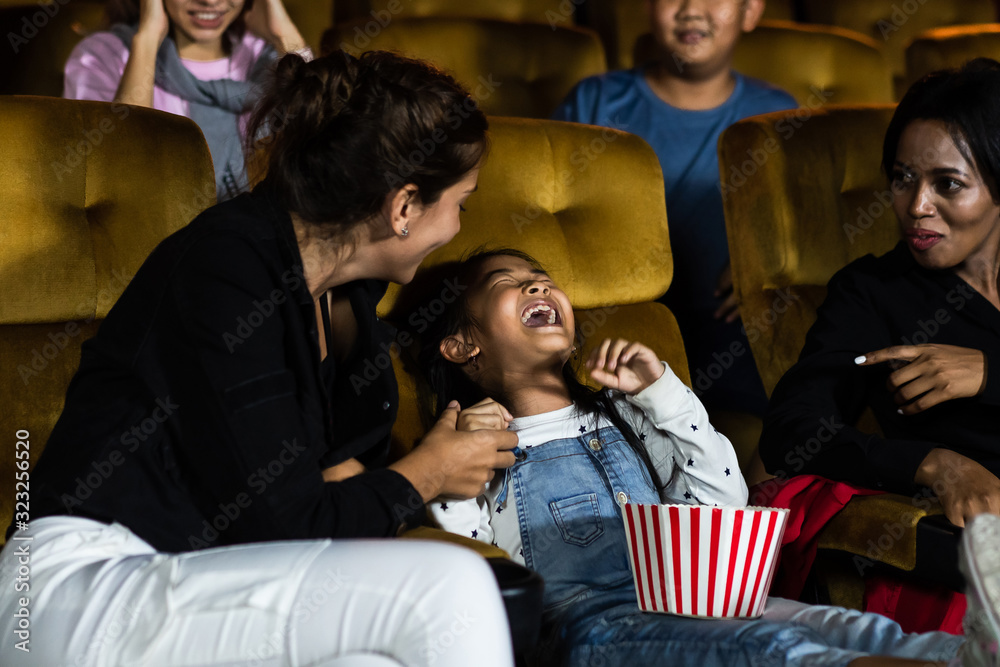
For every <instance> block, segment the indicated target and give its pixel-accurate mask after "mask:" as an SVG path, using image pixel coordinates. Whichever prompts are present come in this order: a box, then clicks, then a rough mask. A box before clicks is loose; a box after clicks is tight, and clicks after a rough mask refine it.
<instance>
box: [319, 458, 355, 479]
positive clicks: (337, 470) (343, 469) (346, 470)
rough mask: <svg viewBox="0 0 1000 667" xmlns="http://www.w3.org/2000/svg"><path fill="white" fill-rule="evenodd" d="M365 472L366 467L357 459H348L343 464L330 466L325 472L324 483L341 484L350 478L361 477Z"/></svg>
mask: <svg viewBox="0 0 1000 667" xmlns="http://www.w3.org/2000/svg"><path fill="white" fill-rule="evenodd" d="M364 471H365V466H364V465H362V463H361V461H359V460H357V459H347V460H346V461H344V462H343V463H338V464H337V465H335V466H330V467H329V468H325V469H324V470H323V481H324V482H340V481H342V480H345V479H347V478H348V477H354V476H355V475H360V474H361V473H363V472H364Z"/></svg>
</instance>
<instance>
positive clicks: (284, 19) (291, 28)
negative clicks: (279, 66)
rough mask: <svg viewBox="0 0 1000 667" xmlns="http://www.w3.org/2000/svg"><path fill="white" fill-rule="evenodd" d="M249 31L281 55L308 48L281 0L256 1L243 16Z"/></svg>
mask: <svg viewBox="0 0 1000 667" xmlns="http://www.w3.org/2000/svg"><path fill="white" fill-rule="evenodd" d="M243 18H244V20H245V21H246V26H247V29H248V30H249V31H250V32H252V33H253V34H255V35H257V36H258V37H260V38H262V39H264V40H265V41H267V42H268V43H269V44H270V45H271V46H273V47H274V48H275V49H277V50H278V51H279V52H280V53H291V52H292V51H299V50H301V49H304V48H305V46H306V40H304V39H302V35H301V34H299V29H298V28H296V27H295V24H294V23H293V22H292V19H291V18H290V17H289V16H288V11H287V10H286V9H285V6H284V5H283V4H282V3H281V0H255V2H254V4H253V7H251V8H250V10H249V11H247V13H246V14H244V15H243Z"/></svg>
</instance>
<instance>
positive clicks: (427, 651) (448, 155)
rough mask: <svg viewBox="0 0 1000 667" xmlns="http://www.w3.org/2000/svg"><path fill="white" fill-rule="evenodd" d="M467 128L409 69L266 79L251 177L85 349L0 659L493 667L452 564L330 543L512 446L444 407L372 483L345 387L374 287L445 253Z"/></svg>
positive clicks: (387, 371)
mask: <svg viewBox="0 0 1000 667" xmlns="http://www.w3.org/2000/svg"><path fill="white" fill-rule="evenodd" d="M486 126H487V124H486V119H485V117H484V116H483V114H482V113H481V112H480V111H479V110H478V109H477V108H476V105H475V103H474V102H473V100H472V99H471V98H470V97H469V96H468V94H467V93H466V92H465V91H464V90H462V89H461V87H460V86H458V84H457V83H455V82H454V81H453V80H452V79H451V78H450V77H448V76H447V75H444V74H443V73H441V72H440V71H438V70H436V69H434V68H433V67H431V66H429V65H426V64H424V63H420V62H417V61H412V60H408V59H405V58H401V57H398V56H394V55H390V54H386V53H367V54H365V55H363V56H362V57H361V58H359V59H355V58H353V57H351V56H348V55H346V54H344V53H340V52H338V53H334V54H332V55H330V56H327V57H325V58H321V59H317V60H314V61H312V62H308V63H307V62H305V61H304V60H303V59H302V58H300V57H299V56H297V55H289V56H286V57H285V58H284V59H282V60H281V62H280V63H279V64H278V67H277V71H276V75H275V83H274V90H273V91H272V92H271V93H270V94H269V95H268V96H267V97H265V98H264V99H263V101H262V103H261V106H260V107H259V108H258V110H257V111H256V113H255V119H254V121H253V122H252V123H251V127H250V133H249V136H250V137H257V138H260V137H264V138H263V139H259V140H258V142H257V145H256V146H254V148H256V149H258V150H266V151H267V156H268V161H267V176H266V178H265V180H264V181H263V182H262V183H261V184H260V185H258V186H257V187H256V188H255V189H254V190H253V192H251V193H248V194H245V195H243V196H241V197H238V198H236V199H234V200H232V201H229V202H225V203H223V204H220V205H218V206H215V207H213V208H211V209H209V210H207V211H205V212H204V213H203V214H201V215H200V216H198V218H196V219H195V220H194V221H193V222H192V223H191V224H190V225H188V226H187V227H186V228H184V229H183V230H181V231H179V232H177V233H176V234H173V235H172V236H171V237H169V238H168V239H166V240H165V241H164V242H163V243H161V244H160V245H159V246H158V247H157V248H156V250H155V251H154V252H153V253H152V254H151V255H150V257H149V258H148V259H147V261H146V262H145V263H144V264H143V266H142V268H141V269H140V270H139V272H138V273H137V274H136V276H135V278H134V279H133V280H132V282H131V284H130V285H129V286H128V288H127V289H126V291H125V293H124V294H123V295H122V297H121V299H120V300H119V302H118V303H117V304H116V305H115V307H114V308H113V309H112V311H111V312H110V313H109V315H108V317H107V319H106V320H105V321H104V322H103V323H102V325H101V328H100V330H99V332H98V334H97V336H96V337H95V338H93V339H92V340H90V341H87V342H86V343H85V344H84V347H83V351H82V359H81V363H80V368H79V371H78V373H77V374H76V376H75V377H74V379H73V381H72V383H71V385H70V388H69V390H68V393H67V399H66V406H65V409H64V412H63V414H62V415H61V417H60V419H59V421H58V423H57V424H56V426H55V429H54V431H53V433H52V437H51V438H50V440H49V442H48V443H47V446H46V448H45V451H44V452H43V454H42V457H41V459H40V461H39V463H38V465H37V466H36V468H35V470H34V471H33V475H32V492H33V493H32V498H31V500H32V512H33V513H32V522H31V524H30V526H29V528H28V530H19V531H14V530H13V526H12V527H11V529H10V530H9V531H8V536H9V537H10V538H11V539H10V541H8V543H7V546H6V547H5V549H4V552H3V554H2V555H0V583H2V585H3V590H4V591H5V592H9V591H10V590H14V589H15V586H16V584H17V582H16V577H17V571H18V568H19V566H20V565H21V564H23V563H20V562H19V559H20V557H21V554H20V553H19V552H18V551H17V549H19V548H22V547H23V545H25V544H30V545H31V558H30V561H31V562H30V565H31V581H30V591H28V589H24V591H25V592H24V595H26V596H28V595H29V593H30V600H29V602H28V603H25V604H20V605H19V604H18V603H17V596H16V595H15V596H14V599H11V597H10V596H9V595H7V594H6V593H5V595H4V597H3V600H4V603H3V604H0V611H2V617H3V618H4V621H2V622H0V627H2V628H4V635H5V636H6V637H7V638H8V639H9V638H11V637H12V636H14V635H12V634H11V633H13V632H14V631H15V630H18V629H19V627H20V626H19V623H20V621H19V620H18V618H17V617H16V616H15V612H16V611H17V610H19V609H21V608H24V609H27V610H28V612H29V613H30V619H31V621H30V625H31V630H32V634H31V636H30V638H31V639H34V640H35V641H33V642H31V643H30V648H31V651H30V652H27V651H22V650H20V649H18V648H15V647H14V646H13V642H11V641H5V642H4V643H3V647H2V648H0V658H2V660H0V661H2V662H3V664H5V665H20V664H25V665H28V664H30V665H46V666H49V665H56V664H66V663H68V662H69V660H70V658H71V657H72V659H73V660H74V661H76V662H75V663H74V664H80V665H98V664H99V665H106V664H107V665H119V664H121V665H132V664H140V663H141V664H151V665H167V664H170V665H215V664H220V665H221V664H225V665H231V664H244V663H252V664H281V665H286V664H320V663H321V664H327V661H336V659H337V658H338V657H340V656H344V655H348V654H355V655H356V654H369V655H374V654H378V655H383V656H388V658H392V659H393V660H395V662H391V664H398V663H399V662H403V663H406V664H430V663H432V662H433V663H435V664H440V665H456V666H457V665H464V664H466V656H467V655H468V652H469V651H470V647H472V646H474V647H475V650H476V652H477V653H482V655H485V656H489V658H488V661H489V664H491V665H494V664H495V665H509V664H510V663H511V656H510V648H509V635H508V633H507V630H506V617H505V615H504V611H503V606H502V602H501V600H500V597H499V594H498V591H497V589H496V584H495V582H494V580H493V577H492V574H491V573H490V571H489V569H488V568H487V567H486V565H485V563H484V562H483V561H482V559H480V558H479V557H477V556H476V555H475V554H472V553H471V552H466V551H464V550H461V549H457V548H455V547H451V546H448V545H444V544H424V543H413V542H411V543H406V544H404V543H388V542H385V541H361V540H337V541H331V540H330V539H329V538H361V537H387V536H393V535H395V534H397V533H398V532H399V531H400V530H402V529H403V528H405V526H406V525H407V523H409V522H412V521H413V520H414V518H415V517H416V516H417V515H419V513H420V512H421V511H422V508H423V504H424V502H425V501H427V500H428V499H430V498H433V497H437V496H439V495H442V494H444V495H453V496H456V497H463V498H468V497H473V496H476V495H478V494H479V493H480V492H481V490H482V488H483V486H484V484H485V483H486V482H487V481H488V480H489V478H490V477H492V475H493V470H494V469H495V468H499V467H507V466H509V465H511V464H512V463H513V462H514V457H513V454H511V453H510V452H509V451H508V450H510V449H512V448H513V447H514V445H515V444H516V436H515V435H514V434H512V433H487V432H478V433H458V432H456V431H455V420H456V417H457V409H455V408H452V409H449V410H447V411H446V414H445V417H444V418H443V419H442V420H440V421H439V422H438V424H437V425H436V426H435V428H434V429H432V430H431V431H430V432H429V433H428V435H427V436H426V438H425V439H424V440H423V442H422V443H421V444H419V445H418V446H417V447H416V448H415V449H414V451H413V452H412V453H411V454H410V455H408V456H406V457H404V458H402V459H401V460H399V461H397V462H395V463H393V464H391V465H389V466H388V467H386V466H385V464H386V456H387V452H388V443H389V433H390V430H391V428H392V423H393V420H394V419H395V414H396V399H397V396H396V384H395V378H394V376H393V372H392V368H391V366H389V367H388V368H386V367H385V364H383V363H380V364H379V366H378V367H377V370H378V372H377V373H375V374H374V377H373V374H372V373H371V372H370V371H369V370H368V365H370V364H372V363H373V361H375V360H377V359H379V355H382V354H385V350H391V349H392V339H393V332H392V331H391V330H390V328H389V327H388V326H387V325H386V324H385V323H383V322H381V321H379V319H378V318H377V317H376V314H375V307H376V304H377V303H378V301H379V299H380V298H381V297H382V295H383V294H384V292H385V289H386V284H387V281H390V280H392V281H396V282H400V283H405V282H408V281H409V280H410V279H411V278H412V277H413V274H414V272H415V271H416V269H417V266H418V265H419V264H420V262H421V261H422V260H423V258H424V257H426V256H427V254H428V253H430V252H431V251H432V250H433V249H434V248H436V247H438V246H440V245H442V244H444V243H447V242H448V241H449V240H450V239H451V238H452V237H453V236H454V235H455V233H457V231H458V228H459V211H460V210H461V205H462V203H463V202H464V201H465V199H466V198H467V197H468V196H469V195H470V194H471V193H472V191H473V190H474V189H475V187H476V178H477V175H478V170H479V164H480V162H481V159H482V157H483V154H484V152H485V148H486ZM321 332H322V333H321ZM358 378H363V381H358ZM320 538H327V539H320ZM206 547H218V548H214V549H209V550H206V551H199V550H201V549H204V548H206ZM8 586H10V588H8ZM463 614H464V616H463ZM470 619H473V620H474V621H475V622H473V620H470ZM118 626H120V627H121V628H124V631H123V632H118V633H112V631H111V628H113V627H118ZM27 646H28V645H26V647H27ZM388 658H386V659H388ZM330 664H334V663H330Z"/></svg>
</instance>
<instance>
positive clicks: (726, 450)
mask: <svg viewBox="0 0 1000 667" xmlns="http://www.w3.org/2000/svg"><path fill="white" fill-rule="evenodd" d="M663 367H664V370H663V375H662V376H660V379H658V380H657V381H656V382H654V383H653V384H651V385H649V386H648V387H646V388H645V389H644V390H642V391H641V392H639V393H638V394H636V395H635V396H626V400H628V402H629V403H631V404H632V405H634V406H636V407H638V408H639V409H640V410H641V411H642V412H643V414H644V415H645V418H646V420H647V421H648V423H649V428H645V429H644V430H645V431H647V432H646V433H645V438H644V442H645V444H646V447H647V449H648V451H649V454H650V458H651V459H652V460H653V464H654V466H655V467H656V470H657V472H658V473H659V474H660V477H661V481H667V480H669V482H668V483H667V486H666V488H665V489H664V490H663V491H662V492H661V493H660V496H661V500H662V501H663V502H685V503H691V504H702V505H721V506H743V505H746V502H747V485H746V482H745V481H744V480H743V475H742V473H741V472H740V466H739V462H738V461H737V459H736V452H735V451H734V450H733V446H732V444H731V443H730V442H729V439H728V438H726V436H724V435H723V434H721V433H719V432H718V431H716V430H715V428H713V427H712V424H711V423H710V422H709V420H708V413H707V412H706V411H705V407H704V406H703V405H702V404H701V401H700V400H698V397H697V396H695V395H694V392H692V391H691V390H690V389H689V388H688V387H687V386H686V385H685V384H684V383H683V382H681V381H680V379H679V378H678V377H677V376H676V375H675V374H674V372H673V371H672V370H671V369H670V367H669V366H668V365H667V364H666V363H664V364H663ZM640 437H641V436H640Z"/></svg>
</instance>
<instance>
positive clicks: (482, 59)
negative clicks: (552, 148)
mask: <svg viewBox="0 0 1000 667" xmlns="http://www.w3.org/2000/svg"><path fill="white" fill-rule="evenodd" d="M336 49H342V50H344V51H347V52H348V53H353V54H355V55H357V54H359V53H361V52H363V51H369V50H386V51H397V52H399V53H401V54H403V55H406V56H410V57H414V58H421V59H424V60H428V61H430V62H432V63H434V64H436V65H438V66H439V67H441V68H442V69H444V70H446V71H448V72H449V73H451V74H453V75H454V76H455V78H456V79H458V81H459V82H460V83H462V84H463V85H464V86H465V87H466V88H467V89H468V90H469V91H470V92H471V93H472V95H473V97H474V98H475V99H476V101H477V102H478V103H479V106H480V108H482V109H483V110H484V111H485V112H487V113H489V114H496V115H506V116H523V117H531V118H545V117H548V116H549V115H550V114H551V113H552V111H553V110H555V108H556V106H558V104H559V103H560V102H561V101H562V100H563V98H564V97H565V96H566V95H567V94H568V93H569V91H570V90H571V89H572V87H573V86H574V85H575V84H576V83H577V82H578V81H579V80H580V79H583V78H585V77H588V76H591V75H593V74H600V73H602V72H604V71H605V63H604V50H603V48H602V47H601V43H600V40H599V39H598V38H597V35H596V34H595V33H593V32H591V31H589V30H586V29H583V28H571V27H560V26H555V27H551V28H550V27H549V26H548V25H546V24H539V23H511V22H507V21H494V20H488V19H463V18H414V19H405V18H399V19H394V20H393V21H391V22H390V23H388V24H387V25H386V26H385V27H384V28H381V27H379V25H378V24H377V23H376V24H372V22H371V21H370V20H368V21H366V20H364V19H362V20H360V21H354V22H349V23H344V24H338V25H336V26H335V27H334V28H333V29H331V30H330V31H329V32H327V34H326V35H325V36H324V38H323V52H324V53H329V52H330V51H333V50H336Z"/></svg>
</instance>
